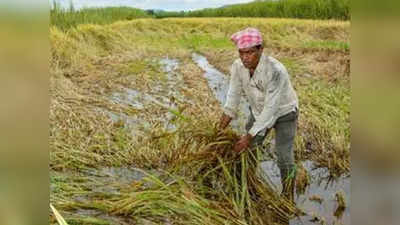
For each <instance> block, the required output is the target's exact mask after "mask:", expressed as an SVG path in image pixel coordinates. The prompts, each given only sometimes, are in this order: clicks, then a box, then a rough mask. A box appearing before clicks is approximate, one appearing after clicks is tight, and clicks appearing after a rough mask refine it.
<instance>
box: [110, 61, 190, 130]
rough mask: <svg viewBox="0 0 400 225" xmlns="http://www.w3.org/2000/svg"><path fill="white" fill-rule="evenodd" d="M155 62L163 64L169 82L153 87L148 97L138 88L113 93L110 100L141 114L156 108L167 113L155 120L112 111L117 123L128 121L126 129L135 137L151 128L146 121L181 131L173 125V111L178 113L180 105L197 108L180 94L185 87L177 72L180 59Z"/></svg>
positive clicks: (157, 83)
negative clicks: (181, 88)
mask: <svg viewBox="0 0 400 225" xmlns="http://www.w3.org/2000/svg"><path fill="white" fill-rule="evenodd" d="M155 61H156V62H157V63H159V65H160V66H161V69H162V71H163V72H164V73H165V74H166V78H167V80H166V81H161V80H160V81H156V82H155V83H153V84H152V89H151V90H150V91H149V92H147V93H143V92H140V91H138V90H136V89H134V87H132V88H126V87H124V88H121V90H120V91H118V92H114V93H112V94H111V96H110V97H109V99H110V101H112V102H113V103H116V104H121V105H124V106H128V107H132V108H134V109H137V110H147V109H149V108H151V107H154V106H156V107H161V108H163V109H166V110H167V112H165V113H164V114H163V115H157V116H155V117H154V118H144V117H143V116H127V115H125V114H123V113H115V112H110V111H107V112H106V113H107V114H108V115H109V116H110V118H111V119H112V120H113V121H115V122H117V121H119V120H122V121H124V124H125V125H126V127H128V128H129V129H130V130H131V131H132V132H133V133H134V134H141V132H140V131H139V130H141V129H148V128H150V122H149V121H147V120H146V119H151V121H152V122H157V121H158V122H160V123H161V124H163V126H164V129H166V130H168V131H175V130H176V129H177V127H176V126H175V124H173V123H172V122H171V121H172V120H173V119H174V118H175V115H174V114H173V113H171V111H176V110H177V109H178V107H177V102H179V103H184V104H193V102H191V101H190V100H188V99H186V98H185V97H184V95H183V94H182V93H181V92H180V91H179V87H183V84H184V82H183V76H182V75H181V74H179V73H178V72H177V69H178V68H179V65H180V62H179V61H178V60H177V59H171V58H168V57H166V58H162V59H155Z"/></svg>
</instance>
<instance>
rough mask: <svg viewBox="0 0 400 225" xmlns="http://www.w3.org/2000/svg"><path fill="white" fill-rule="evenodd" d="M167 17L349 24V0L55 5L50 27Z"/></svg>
mask: <svg viewBox="0 0 400 225" xmlns="http://www.w3.org/2000/svg"><path fill="white" fill-rule="evenodd" d="M167 17H261V18H263V17H264V18H265V17H268V18H299V19H320V20H325V19H333V20H350V0H282V1H256V2H251V3H246V4H237V5H229V6H226V7H223V8H216V9H204V10H195V11H187V12H165V11H153V10H148V11H145V10H141V9H136V8H130V7H106V8H84V9H80V10H76V9H74V6H73V5H71V6H70V7H69V8H67V9H63V8H61V7H60V6H59V5H58V4H57V1H53V4H52V9H51V10H50V18H51V19H50V23H51V25H53V26H57V27H58V28H60V29H62V30H66V29H69V28H71V27H76V26H77V25H78V24H102V25H104V24H110V23H113V22H116V21H121V20H132V19H137V18H167Z"/></svg>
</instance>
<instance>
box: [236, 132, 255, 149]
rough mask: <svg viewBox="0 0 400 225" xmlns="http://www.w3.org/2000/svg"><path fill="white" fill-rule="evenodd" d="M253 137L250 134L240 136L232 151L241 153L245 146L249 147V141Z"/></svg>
mask: <svg viewBox="0 0 400 225" xmlns="http://www.w3.org/2000/svg"><path fill="white" fill-rule="evenodd" d="M252 139H253V137H252V136H251V135H250V134H247V135H244V136H242V137H241V138H240V139H239V141H238V142H236V144H235V147H234V151H235V152H237V153H241V152H242V151H243V150H245V149H246V148H248V147H250V143H251V140H252Z"/></svg>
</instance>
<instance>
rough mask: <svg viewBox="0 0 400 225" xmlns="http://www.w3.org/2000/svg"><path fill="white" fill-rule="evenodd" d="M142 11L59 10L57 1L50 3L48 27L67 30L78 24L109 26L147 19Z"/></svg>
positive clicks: (132, 9) (130, 9) (117, 8)
mask: <svg viewBox="0 0 400 225" xmlns="http://www.w3.org/2000/svg"><path fill="white" fill-rule="evenodd" d="M149 17H151V16H150V15H148V14H147V13H146V12H145V11H144V10H141V9H136V8H131V7H106V8H83V9H80V10H76V9H75V8H74V6H73V4H72V3H71V4H70V7H69V8H67V9H63V8H61V6H60V4H59V3H58V2H57V0H53V1H52V7H51V9H50V25H52V26H57V27H59V28H60V29H62V30H68V29H69V28H71V27H76V26H77V25H79V24H110V23H113V22H116V21H120V20H133V19H137V18H149Z"/></svg>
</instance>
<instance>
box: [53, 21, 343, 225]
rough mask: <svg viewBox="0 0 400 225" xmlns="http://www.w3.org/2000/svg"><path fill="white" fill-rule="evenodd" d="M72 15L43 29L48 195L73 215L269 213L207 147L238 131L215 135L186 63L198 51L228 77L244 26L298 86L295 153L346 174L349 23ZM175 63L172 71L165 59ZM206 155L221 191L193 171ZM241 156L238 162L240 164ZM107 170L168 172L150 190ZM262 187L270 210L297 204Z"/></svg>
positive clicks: (232, 218)
mask: <svg viewBox="0 0 400 225" xmlns="http://www.w3.org/2000/svg"><path fill="white" fill-rule="evenodd" d="M62 20H63V19H61V20H59V21H62ZM79 23H80V22H76V24H75V25H73V26H72V25H71V26H70V25H66V26H64V25H60V22H56V21H54V22H53V23H52V24H53V25H52V26H51V27H50V42H51V53H52V58H51V61H50V63H51V66H50V71H51V78H50V81H51V83H50V95H51V106H50V148H51V150H50V174H51V178H50V183H51V196H50V201H51V203H52V204H53V205H54V206H55V207H56V208H57V209H58V210H59V211H60V212H61V214H63V215H64V216H65V217H66V219H67V221H68V222H69V223H71V224H123V222H124V221H125V222H126V221H128V222H127V223H130V224H160V223H168V222H172V224H199V225H200V224H201V225H204V224H207V225H215V224H221V225H222V224H260V225H261V224H263V223H262V222H260V221H264V222H265V220H263V219H262V218H263V216H265V215H262V213H260V212H263V211H262V210H260V209H259V208H254V207H258V206H259V205H253V206H251V207H250V206H249V204H250V203H254V202H253V200H251V198H250V197H251V196H250V194H249V193H248V192H247V189H246V188H245V186H243V185H244V184H245V183H244V180H242V181H241V182H242V183H241V184H242V186H239V184H238V183H235V182H234V180H233V179H232V177H230V175H229V173H228V172H229V171H231V169H232V167H230V166H231V165H230V164H229V163H228V162H227V161H223V160H222V159H217V158H214V157H215V155H213V154H212V152H211V153H210V152H207V151H208V150H209V149H210V148H212V147H213V146H221V148H223V149H228V150H229V149H230V144H229V143H230V142H229V140H230V138H231V139H232V138H234V135H233V134H232V133H227V134H225V135H227V136H223V137H220V138H225V139H218V138H217V139H216V137H217V136H218V135H221V134H218V133H217V131H216V130H215V127H214V124H215V123H216V122H217V121H218V119H219V116H220V115H221V113H222V111H221V106H220V104H219V103H218V101H217V100H216V99H215V97H214V95H213V93H212V91H211V90H210V89H209V87H208V85H207V81H206V79H205V78H204V76H203V71H202V70H201V69H200V67H199V66H198V65H197V64H196V63H195V62H194V61H193V60H192V53H194V52H196V53H199V54H201V55H204V56H205V57H206V58H207V59H208V61H209V62H210V63H211V64H212V65H214V66H215V68H217V69H218V70H219V71H221V72H223V73H224V74H225V75H226V76H229V69H230V65H231V63H232V62H233V60H234V59H235V58H237V57H238V54H237V51H236V49H235V48H234V46H233V44H232V43H231V42H230V40H229V37H230V35H231V34H232V33H234V32H236V31H238V30H240V29H243V28H245V27H248V26H252V27H257V28H259V29H260V30H261V32H262V33H263V34H264V38H265V44H266V46H265V54H269V55H271V56H273V57H275V58H277V59H278V60H280V61H281V62H283V63H284V65H285V66H286V67H287V68H288V70H289V73H290V75H291V79H292V82H293V85H294V87H295V89H296V91H297V93H298V95H299V99H300V109H301V114H300V115H301V116H300V119H299V129H298V136H297V139H296V160H297V161H298V162H300V161H305V160H310V161H312V162H314V163H315V165H316V166H318V167H320V168H325V169H327V171H329V175H330V176H331V177H334V178H335V177H336V178H337V177H340V176H343V175H349V172H350V123H349V114H350V32H349V30H350V23H349V22H345V21H332V20H328V21H324V20H297V19H266V18H257V19H249V18H246V19H245V18H167V19H162V20H160V19H135V20H132V21H119V22H115V23H112V24H109V25H93V24H79ZM61 24H62V23H61ZM66 27H69V28H68V29H67V30H65V28H66ZM176 62H178V64H179V66H177V68H176V71H175V72H174V74H173V75H174V77H173V79H172V78H171V75H170V74H169V73H168V72H166V70H165V68H164V67H165V66H164V64H163V63H167V64H168V63H170V64H171V65H175V63H176ZM135 101H138V102H137V104H136V103H135V104H133V103H132V102H135ZM171 105H174V107H171ZM166 121H167V122H168V124H166ZM132 126H133V128H132ZM171 127H172V128H171ZM170 129H176V130H174V131H173V132H171V130H170ZM218 137H219V136H218ZM269 139H271V137H270V138H269ZM203 150H204V151H206V153H207V154H209V155H204V154H203V153H204V152H203ZM196 157H197V158H196ZM204 157H205V158H204ZM195 159H196V160H195ZM201 159H202V160H201ZM207 160H209V161H210V160H211V161H212V160H214V161H213V162H215V163H216V164H215V165H214V164H213V165H212V166H214V167H213V168H215V169H218V168H219V169H220V172H221V174H214V173H213V172H212V171H214V170H211V169H209V170H207V171H209V172H210V174H211V175H212V179H211V178H210V179H211V181H210V182H211V183H212V182H214V181H218V180H221V181H226V182H227V183H228V184H229V185H227V186H222V187H223V188H226V189H223V188H222V189H221V190H220V189H218V188H221V187H219V186H217V187H218V188H217V187H215V186H214V188H212V189H209V187H208V186H203V185H204V183H203V182H205V181H204V180H201V181H199V180H196V179H198V177H199V175H200V174H201V173H204V170H201V168H203V166H204V165H207V162H208V161H207ZM218 160H222V161H223V162H221V163H219V161H218ZM224 163H226V164H224ZM241 163H242V164H241V167H240V168H242V169H243V170H244V169H245V168H246V167H245V166H246V165H248V164H247V163H248V161H246V158H242V161H241ZM208 166H211V165H208ZM225 166H226V168H225ZM109 167H111V168H121V167H122V168H128V169H129V168H131V167H135V168H140V169H142V170H144V171H147V172H149V171H152V172H154V171H156V172H155V173H154V174H158V175H160V174H159V173H160V172H159V171H163V172H165V173H168V176H161V175H160V176H158V175H154V177H150V178H149V180H150V181H148V180H147V181H146V182H150V183H151V184H153V185H152V186H150V187H151V190H148V189H146V188H148V187H149V186H148V184H147V183H146V182H142V181H140V182H132V183H129V184H125V183H120V181H119V180H115V179H114V177H113V176H112V174H114V173H115V174H116V176H117V177H123V176H125V175H124V174H120V173H116V172H115V171H117V169H105V168H109ZM118 171H119V170H118ZM215 171H218V170H215ZM215 171H214V172H215ZM227 171H228V172H227ZM244 173H245V172H243V173H242V175H243V174H244ZM96 174H97V175H96ZM99 174H100V175H99ZM110 174H111V177H108V176H109V175H110ZM115 174H114V175H115ZM171 174H172V175H171ZM223 174H224V175H223ZM164 175H165V174H164ZM127 176H128V177H129V176H131V175H127ZM196 176H197V177H196ZM243 176H244V175H243ZM249 176H250V177H251V174H249ZM171 180H172V181H173V182H172V181H171ZM249 182H250V181H249ZM105 184H107V185H105ZM246 185H247V183H246ZM249 185H251V184H250V183H249ZM227 190H228V191H227ZM268 190H269V189H268ZM224 191H227V192H224ZM221 193H225V194H226V195H225V196H224V195H222V196H221ZM230 193H232V195H231V194H230ZM266 196H267V197H268V204H271V205H270V207H271V208H269V209H263V210H267V211H268V212H271V214H267V215H275V216H276V215H278V216H281V215H282V212H287V213H295V212H297V211H296V210H295V209H294V208H293V206H290V204H289V205H288V203H286V202H282V201H281V200H277V199H276V198H277V197H276V195H275V194H273V193H267V194H266ZM163 204H164V205H163ZM264 205H265V204H264ZM99 213H100V214H101V215H102V216H99ZM249 213H250V214H249ZM249 215H250V216H249ZM148 220H150V221H148ZM110 221H111V222H110ZM112 221H114V222H112ZM115 221H117V222H115ZM118 221H119V222H120V223H119V222H118ZM166 221H167V222H166ZM188 221H189V222H188ZM50 223H52V224H54V223H55V219H54V218H53V217H51V218H50Z"/></svg>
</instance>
